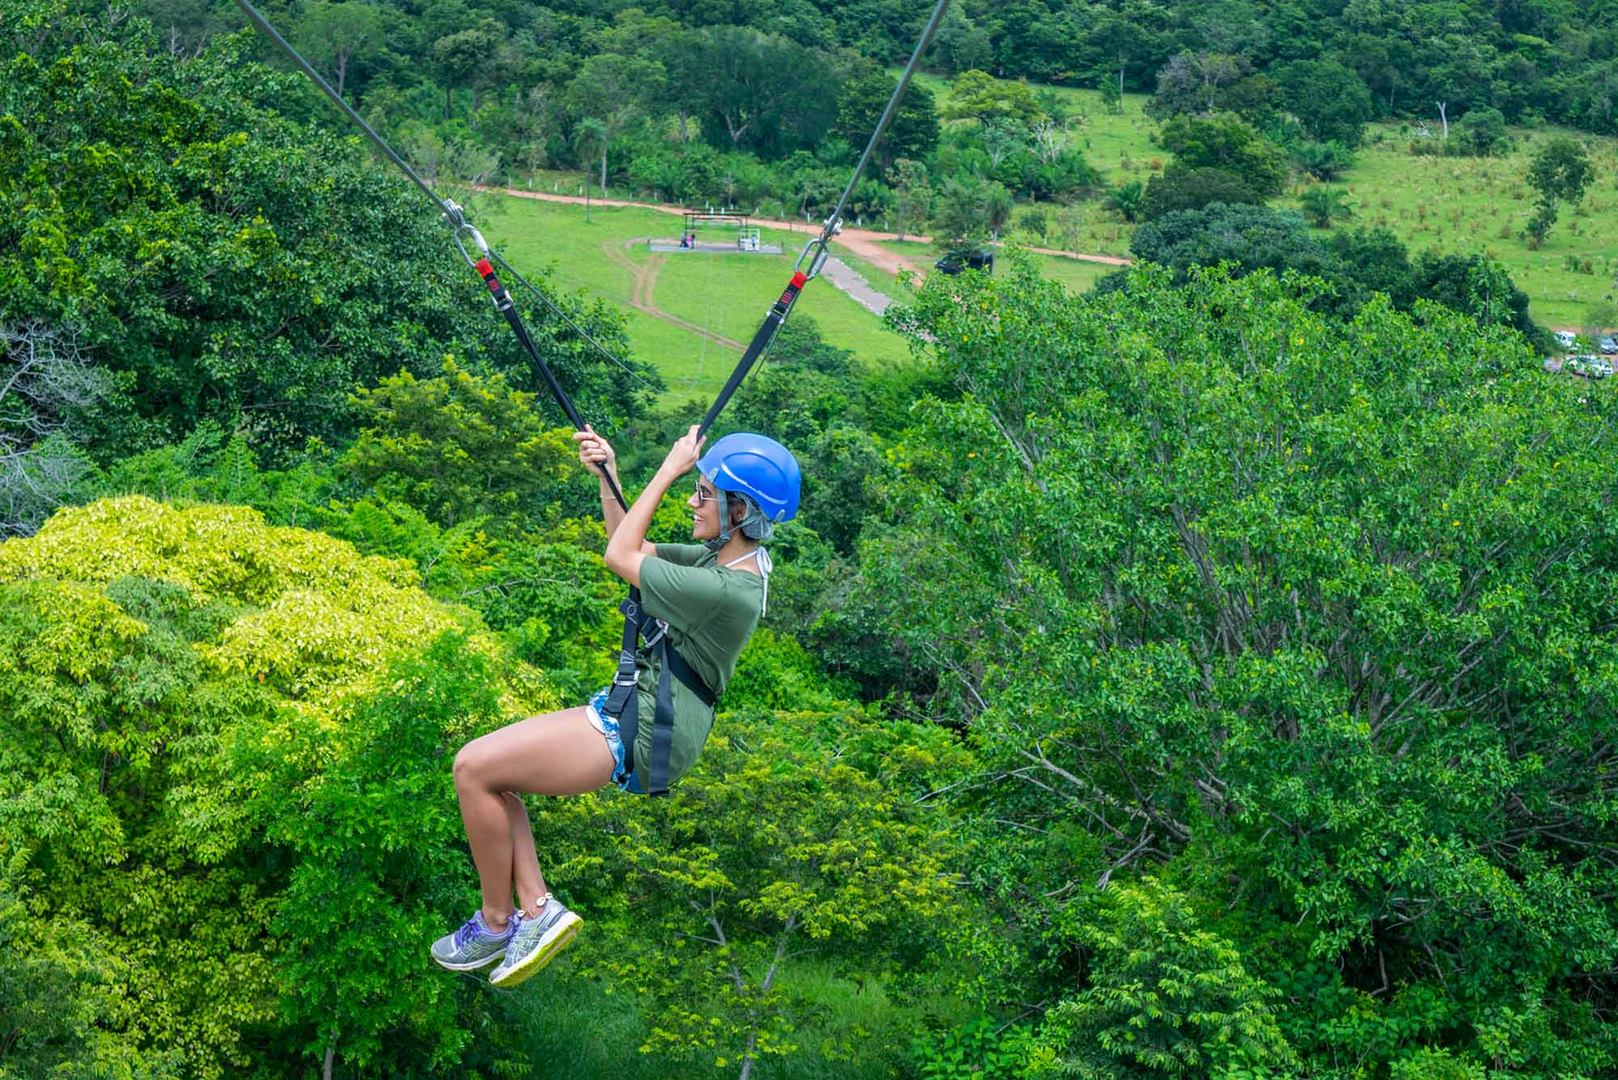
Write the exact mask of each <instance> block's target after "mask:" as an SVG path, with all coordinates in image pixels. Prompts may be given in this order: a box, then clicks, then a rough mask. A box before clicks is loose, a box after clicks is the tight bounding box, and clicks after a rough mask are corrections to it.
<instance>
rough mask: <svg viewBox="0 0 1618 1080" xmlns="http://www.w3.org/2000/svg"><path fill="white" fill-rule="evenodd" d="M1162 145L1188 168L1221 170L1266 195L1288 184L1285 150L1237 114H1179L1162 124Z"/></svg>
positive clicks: (1277, 193)
mask: <svg viewBox="0 0 1618 1080" xmlns="http://www.w3.org/2000/svg"><path fill="white" fill-rule="evenodd" d="M1161 138H1162V141H1163V146H1164V148H1165V149H1167V150H1168V151H1169V152H1170V153H1172V154H1173V155H1174V157H1175V161H1176V163H1178V164H1180V165H1183V166H1185V167H1186V168H1189V169H1220V170H1223V171H1224V172H1227V173H1230V174H1231V175H1233V176H1235V177H1237V178H1239V179H1240V180H1241V181H1242V182H1243V183H1244V184H1246V185H1247V186H1248V187H1249V188H1250V189H1252V191H1253V192H1255V193H1256V194H1258V195H1261V196H1263V197H1265V198H1270V197H1272V196H1275V195H1279V194H1280V193H1281V191H1282V189H1283V188H1284V187H1285V186H1286V181H1287V161H1286V154H1285V152H1284V151H1283V150H1282V149H1281V148H1280V147H1278V146H1276V145H1275V144H1274V143H1272V142H1270V141H1269V140H1267V139H1265V138H1264V137H1263V136H1261V135H1259V133H1258V132H1257V131H1254V130H1253V128H1252V126H1251V125H1249V124H1248V123H1247V122H1246V121H1244V120H1242V119H1241V118H1240V117H1238V116H1236V115H1235V114H1234V113H1216V114H1214V115H1212V116H1206V117H1202V116H1176V117H1173V118H1172V119H1170V120H1169V121H1168V122H1166V123H1165V124H1164V125H1163V130H1162V135H1161Z"/></svg>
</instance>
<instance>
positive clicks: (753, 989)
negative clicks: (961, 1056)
mask: <svg viewBox="0 0 1618 1080" xmlns="http://www.w3.org/2000/svg"><path fill="white" fill-rule="evenodd" d="M755 640H756V641H757V642H758V643H759V644H761V645H762V644H768V643H770V640H771V639H770V638H767V637H760V638H758V639H755ZM749 651H750V653H753V654H754V662H763V663H767V664H769V665H770V670H768V671H767V672H766V671H763V670H761V671H760V672H759V676H760V678H759V682H758V685H759V686H760V687H767V686H770V685H771V684H772V683H778V682H780V681H781V680H782V677H783V676H784V675H786V673H787V671H790V668H791V666H792V665H794V664H802V663H804V661H805V660H806V657H804V656H803V654H802V653H801V650H796V649H791V648H787V649H785V650H783V652H784V653H785V654H786V656H785V657H783V658H782V659H784V660H785V663H783V662H782V659H766V657H765V656H763V655H761V654H759V653H758V652H756V651H755V650H754V649H752V648H751V647H750V650H749ZM793 654H796V656H795V657H794V655H793ZM783 669H784V670H783ZM737 681H738V683H740V682H741V681H742V680H741V676H740V675H739V676H738V680H737ZM772 697H774V698H775V700H778V701H780V702H781V703H782V704H786V703H787V701H788V699H787V697H786V696H785V695H781V696H779V697H776V696H775V695H772ZM791 703H792V705H793V706H794V711H792V712H787V713H777V714H774V715H773V716H772V715H768V714H763V713H761V712H759V711H758V709H757V707H756V706H751V707H742V708H737V709H734V710H733V711H731V712H729V713H727V714H726V717H725V720H724V725H723V727H722V728H720V729H716V731H715V733H714V737H713V738H712V739H710V741H709V744H708V747H707V749H706V750H705V751H704V756H703V760H702V762H701V764H700V766H699V767H698V768H697V769H695V770H693V772H692V773H691V774H690V775H689V776H687V777H686V778H685V779H684V780H682V781H681V788H680V793H679V796H678V798H676V799H668V800H659V801H658V802H655V803H646V802H644V801H638V800H637V801H635V802H633V803H631V802H630V800H625V799H590V800H572V801H569V802H567V803H563V804H560V805H559V806H558V807H557V809H556V811H555V812H553V813H552V814H550V815H547V818H548V820H547V821H545V822H544V823H543V824H542V825H541V827H540V828H541V833H542V834H543V839H544V842H545V843H546V845H547V848H549V847H550V846H551V845H552V844H553V843H554V844H555V845H557V846H559V847H560V848H561V850H564V851H569V850H576V849H577V848H578V847H579V844H578V842H577V841H576V840H573V841H571V842H570V841H569V839H568V838H569V837H571V836H580V835H583V836H589V835H602V834H605V833H606V832H607V831H608V830H611V831H613V832H617V833H620V838H619V844H618V845H617V855H616V858H615V860H614V861H615V862H619V861H621V864H622V867H623V871H626V872H628V873H630V874H632V875H634V878H635V879H636V881H637V882H638V883H639V886H640V888H641V889H644V890H645V893H646V897H647V903H646V905H645V907H644V911H645V913H646V914H647V915H649V916H650V918H651V921H650V922H649V923H648V922H644V921H643V922H641V924H640V925H638V926H637V927H636V928H635V929H634V932H633V933H630V934H625V935H621V936H618V937H617V940H615V941H614V942H613V943H612V947H611V948H610V949H608V948H600V947H597V946H596V945H595V943H593V942H591V943H585V942H581V944H582V945H583V946H584V948H583V949H581V950H578V951H581V952H584V957H583V959H582V961H581V962H582V963H583V964H584V966H585V969H586V970H587V971H592V972H601V973H604V974H609V975H611V976H612V977H613V979H614V980H615V981H621V982H623V983H626V984H631V985H634V986H636V987H637V989H638V990H639V992H640V994H641V995H642V997H643V999H644V1000H645V1001H646V1007H647V1010H648V1013H649V1015H650V1016H652V1017H655V1018H656V1022H655V1023H654V1024H653V1025H652V1026H651V1028H650V1031H649V1035H648V1041H647V1048H648V1049H656V1050H661V1051H665V1052H668V1053H671V1054H673V1055H676V1059H677V1060H686V1061H691V1062H693V1064H694V1063H697V1062H701V1063H702V1064H703V1065H708V1066H712V1067H716V1068H721V1069H735V1070H736V1074H737V1075H738V1076H740V1077H744V1078H745V1077H749V1076H751V1075H753V1072H754V1070H755V1069H757V1068H759V1067H760V1063H761V1062H764V1061H767V1060H769V1059H772V1058H781V1057H784V1056H786V1055H788V1054H791V1053H792V1052H793V1051H794V1050H796V1049H797V1043H796V1040H795V1031H796V1029H797V1027H798V1024H797V1022H796V1018H797V1017H801V1016H804V1015H805V1013H806V1010H807V1008H808V1002H807V1001H805V1000H804V999H803V998H802V997H801V996H800V994H799V992H795V991H794V990H793V989H792V987H791V984H790V983H789V982H788V981H787V980H786V978H784V976H785V974H786V973H787V971H788V970H789V968H790V965H791V962H792V960H793V958H794V957H797V956H803V955H806V954H807V955H815V956H819V957H822V958H825V959H826V960H830V961H832V962H834V963H836V962H838V961H842V962H845V963H846V962H848V961H850V960H855V961H856V962H857V963H859V964H860V965H861V966H862V967H864V969H866V970H870V967H871V966H872V965H873V963H882V964H883V965H884V966H892V967H902V966H905V965H907V964H912V963H916V962H918V961H920V959H921V949H920V948H919V946H921V945H922V943H923V942H926V941H928V940H930V939H931V938H932V937H933V931H934V928H935V927H936V925H937V923H936V920H937V919H939V918H940V917H942V916H943V914H944V912H945V911H946V910H947V904H948V902H949V900H950V897H951V888H950V886H949V884H948V883H947V882H946V881H945V879H944V877H943V871H944V869H945V867H946V866H947V865H948V863H947V862H946V859H947V857H948V855H949V853H950V850H951V844H950V842H949V838H948V836H947V834H946V833H945V832H943V831H940V830H938V828H937V824H938V822H937V820H936V819H935V818H934V817H933V815H932V813H931V812H930V811H929V810H928V809H927V808H925V807H923V806H918V805H917V804H915V803H913V802H911V801H910V800H908V799H895V798H894V795H893V792H892V790H891V785H892V779H891V778H892V777H894V776H895V775H897V776H901V777H902V776H906V775H910V776H914V775H915V774H916V772H917V771H918V770H917V767H916V765H917V763H919V762H922V761H929V760H930V761H932V762H937V761H938V760H939V757H940V756H944V757H947V756H950V755H951V753H952V751H951V750H950V749H949V747H948V740H947V737H941V736H942V733H939V732H928V731H926V730H925V729H921V728H919V727H918V726H916V725H903V726H902V727H901V728H900V729H898V730H894V729H893V728H892V725H891V722H883V723H881V724H876V723H873V722H872V721H870V720H867V719H865V718H863V717H861V716H859V715H857V714H854V713H850V712H848V711H846V710H843V711H829V712H828V711H820V710H819V709H816V708H814V707H811V708H809V709H805V708H802V705H803V704H804V702H803V699H802V698H801V697H800V696H798V695H794V696H793V700H792V702H791ZM881 770H886V777H884V776H883V773H882V771H881ZM580 854H581V855H582V854H583V852H581V853H580ZM578 865H580V866H581V868H584V867H587V865H588V864H587V863H586V862H585V861H584V860H583V859H580V860H579V863H578ZM589 884H591V883H586V882H581V885H584V886H585V887H588V886H589Z"/></svg>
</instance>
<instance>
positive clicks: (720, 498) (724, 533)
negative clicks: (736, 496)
mask: <svg viewBox="0 0 1618 1080" xmlns="http://www.w3.org/2000/svg"><path fill="white" fill-rule="evenodd" d="M713 495H714V509H716V510H718V511H719V535H718V536H716V537H714V538H713V539H712V540H704V541H703V544H704V545H705V546H706V547H707V549H708V550H709V551H712V552H714V553H716V554H717V553H718V551H719V549H720V548H722V547H724V546H725V545H726V544H728V543H730V503H729V501H728V500H726V498H725V489H724V488H721V487H716V488H714V492H713Z"/></svg>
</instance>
